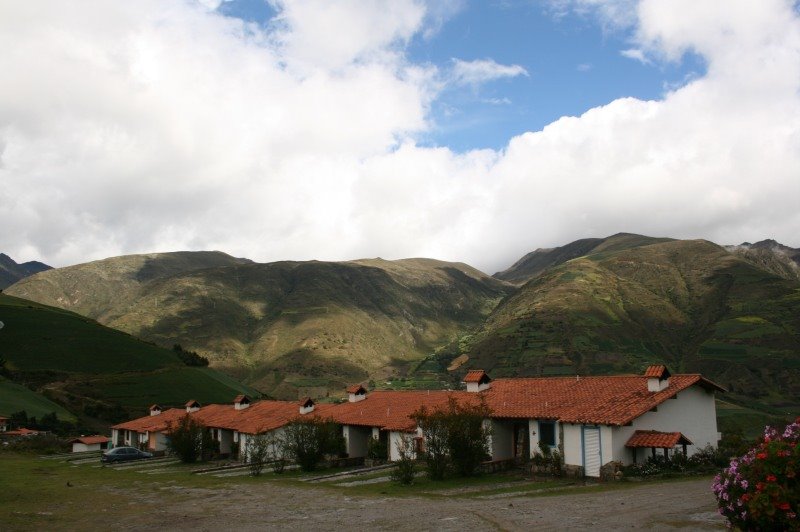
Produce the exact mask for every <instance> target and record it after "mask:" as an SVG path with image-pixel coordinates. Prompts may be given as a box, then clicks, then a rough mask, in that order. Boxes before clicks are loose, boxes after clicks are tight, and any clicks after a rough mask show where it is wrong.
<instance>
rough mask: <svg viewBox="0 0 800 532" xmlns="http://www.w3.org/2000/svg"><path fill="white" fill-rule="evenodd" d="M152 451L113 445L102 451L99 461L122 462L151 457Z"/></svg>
mask: <svg viewBox="0 0 800 532" xmlns="http://www.w3.org/2000/svg"><path fill="white" fill-rule="evenodd" d="M152 457H153V453H148V452H146V451H140V450H139V449H137V448H135V447H114V448H113V449H109V450H108V451H106V452H104V453H103V456H101V457H100V461H101V462H108V463H110V462H124V461H126V460H139V459H141V458H152Z"/></svg>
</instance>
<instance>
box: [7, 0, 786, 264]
mask: <svg viewBox="0 0 800 532" xmlns="http://www.w3.org/2000/svg"><path fill="white" fill-rule="evenodd" d="M331 4H333V3H329V2H318V1H315V0H303V1H300V0H291V1H290V0H282V1H278V0H275V1H274V3H273V5H274V7H275V9H276V10H277V12H278V15H277V17H276V19H275V20H273V22H272V24H271V25H269V26H267V27H261V26H258V25H253V24H248V23H245V22H242V21H241V20H238V19H232V18H226V17H224V16H222V15H221V14H219V12H217V11H214V10H213V9H209V7H208V6H205V5H201V4H198V3H194V4H193V3H187V2H185V1H183V0H141V1H137V2H115V3H111V2H99V3H96V4H92V5H91V6H89V5H88V4H86V5H84V4H77V5H70V6H66V5H65V4H64V3H63V2H52V3H51V4H50V5H48V7H47V9H42V6H40V5H37V6H36V7H31V6H30V3H26V2H16V3H5V4H2V6H1V7H0V46H2V49H3V50H4V53H3V54H2V55H1V56H0V69H1V70H2V72H4V74H5V75H4V80H3V83H2V84H0V146H2V147H3V150H2V163H3V164H2V166H0V184H2V186H1V187H0V224H1V226H2V228H3V231H2V236H3V238H2V242H1V243H0V251H4V252H6V253H9V254H10V255H11V256H12V257H14V258H15V259H17V260H30V259H41V260H44V261H45V262H49V263H53V264H55V265H64V264H69V263H75V262H82V261H85V260H90V259H94V258H101V257H105V256H111V255H116V254H122V253H133V252H145V251H155V250H176V249H221V250H224V251H227V252H229V253H232V254H235V255H239V256H247V257H250V258H253V259H256V260H262V261H267V260H280V259H311V258H318V259H333V260H339V259H348V258H354V257H361V256H378V255H380V256H383V257H385V258H399V257H407V256H434V257H438V258H443V259H450V260H461V261H465V262H469V263H472V264H474V265H476V266H478V267H480V268H483V269H485V270H489V271H494V270H499V269H502V268H505V267H507V266H508V265H509V264H510V263H511V262H512V261H513V260H515V259H517V258H518V257H519V256H520V255H522V254H523V253H525V252H527V251H530V250H531V249H533V248H535V247H540V246H549V245H558V244H563V243H566V242H569V241H570V240H573V239H576V238H582V237H587V236H603V235H608V234H612V233H615V232H618V231H634V232H640V233H645V234H652V235H666V236H675V237H693V238H696V237H703V238H710V239H714V240H716V241H718V242H720V243H736V242H739V241H743V240H749V241H754V240H758V239H761V238H764V237H774V238H776V239H777V240H779V241H783V242H784V243H786V244H789V245H794V246H798V245H800V242H798V241H797V240H796V238H797V236H796V235H797V234H798V229H799V228H800V211H798V209H797V207H796V198H798V197H800V178H798V176H800V97H798V94H799V93H800V91H798V89H799V88H800V87H799V85H800V21H799V20H798V15H797V13H796V12H795V10H794V7H793V4H792V3H791V2H789V1H782V0H763V1H761V2H758V3H754V2H749V1H747V0H741V1H731V2H726V3H725V5H724V6H720V4H719V3H718V2H715V1H713V0H709V1H707V2H698V1H697V0H671V1H670V2H668V3H667V2H663V1H659V0H641V1H640V2H638V3H636V4H635V5H632V8H631V9H630V13H632V16H633V19H632V20H633V21H632V22H628V21H626V20H627V19H626V20H622V19H620V20H619V21H618V22H617V25H618V27H623V26H624V25H625V24H627V26H624V27H627V28H630V29H629V30H627V31H630V32H631V33H630V38H631V48H632V49H637V50H642V51H643V53H646V54H647V57H650V58H652V60H654V61H659V60H664V61H670V60H674V61H677V60H680V57H681V56H682V55H683V54H685V53H687V52H692V53H695V54H699V55H700V56H702V58H703V59H704V60H705V62H706V63H707V72H706V74H705V75H703V76H702V77H697V78H694V79H690V80H688V81H687V82H686V84H684V85H682V86H680V87H676V88H673V89H672V90H670V91H669V92H667V93H666V94H665V95H664V96H663V97H662V98H661V99H659V100H654V101H641V100H637V99H633V98H622V99H619V100H615V101H612V102H608V103H607V104H606V105H603V106H600V107H597V108H594V109H589V110H587V111H586V112H585V113H584V114H582V115H581V116H577V117H563V118H561V119H559V120H557V121H555V122H554V123H552V124H550V125H548V126H546V127H545V128H543V129H542V130H540V131H530V132H527V133H524V134H522V135H519V136H516V137H514V138H511V139H509V142H508V144H507V146H506V147H505V148H504V149H502V150H498V151H495V150H473V151H469V152H465V153H459V152H455V151H453V150H451V149H448V148H447V147H439V148H427V147H421V146H419V145H417V144H416V142H415V138H417V136H418V135H420V134H424V133H425V132H427V131H428V130H429V129H430V127H431V125H430V123H429V108H430V105H431V102H433V101H434V100H435V99H436V98H437V96H438V94H439V91H440V90H441V89H442V84H447V83H453V84H455V83H473V82H474V83H480V82H483V81H487V80H491V79H497V78H498V77H504V76H506V77H507V76H519V75H524V74H525V71H524V69H523V68H522V67H520V66H515V65H499V64H497V63H494V62H493V61H491V60H481V61H477V62H475V61H473V62H465V61H462V62H461V63H459V62H455V63H454V64H453V65H450V67H449V68H447V69H445V70H444V71H442V70H439V69H437V67H435V66H432V65H428V64H414V63H413V62H411V61H410V60H409V58H408V57H407V55H406V53H405V46H406V44H407V43H408V42H409V40H411V39H413V38H414V36H416V35H424V34H425V32H426V31H428V29H429V26H428V24H429V22H427V21H430V20H431V17H430V12H429V10H428V6H427V5H426V4H425V3H423V2H422V1H421V0H418V1H411V0H408V1H398V0H387V1H386V2H378V1H377V0H375V1H371V2H361V1H359V2H354V3H352V4H348V3H346V2H343V3H336V5H335V6H332V5H331ZM618 5H621V4H619V3H614V2H606V3H604V2H600V1H599V0H598V1H593V2H587V1H581V2H577V3H569V2H567V3H564V4H563V8H564V9H571V8H575V9H590V11H587V13H589V14H591V13H595V14H596V16H597V17H601V18H602V17H606V18H609V20H611V18H613V16H614V15H613V14H614V13H621V11H619V10H617V11H614V9H612V7H614V6H618ZM587 6H588V7H587ZM210 7H214V5H213V4H211V6H210ZM723 7H724V9H723ZM607 8H608V9H607ZM615 9H616V8H615ZM388 12H391V13H392V16H384V14H385V13H388ZM321 13H324V15H325V16H322V15H321ZM619 16H620V17H622V15H619ZM606 18H602V20H603V21H605V20H606ZM603 23H605V22H603ZM609 24H610V23H609ZM339 37H341V38H342V41H341V42H340V41H339V40H338V38H339ZM459 65H460V66H459ZM451 71H452V72H451ZM456 71H458V72H459V74H458V75H455V73H456ZM472 80H474V81H472Z"/></svg>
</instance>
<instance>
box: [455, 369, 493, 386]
mask: <svg viewBox="0 0 800 532" xmlns="http://www.w3.org/2000/svg"><path fill="white" fill-rule="evenodd" d="M486 380H491V379H490V378H489V376H488V375H487V374H486V372H485V371H483V370H482V369H471V370H469V371H468V372H467V374H466V375H465V376H464V380H463V381H462V382H477V383H480V382H486Z"/></svg>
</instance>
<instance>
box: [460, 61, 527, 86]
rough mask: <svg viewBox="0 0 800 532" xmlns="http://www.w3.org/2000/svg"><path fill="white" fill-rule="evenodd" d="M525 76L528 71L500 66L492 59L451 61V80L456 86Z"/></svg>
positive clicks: (521, 68) (517, 67)
mask: <svg viewBox="0 0 800 532" xmlns="http://www.w3.org/2000/svg"><path fill="white" fill-rule="evenodd" d="M527 75H528V71H527V70H525V69H524V68H523V67H521V66H519V65H501V64H499V63H497V62H495V61H494V60H493V59H476V60H474V61H463V60H461V59H453V70H452V73H451V79H452V81H453V82H454V83H456V84H461V85H479V84H481V83H486V82H488V81H494V80H496V79H502V78H515V77H517V76H527Z"/></svg>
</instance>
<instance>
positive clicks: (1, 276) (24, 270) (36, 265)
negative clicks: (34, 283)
mask: <svg viewBox="0 0 800 532" xmlns="http://www.w3.org/2000/svg"><path fill="white" fill-rule="evenodd" d="M50 269H51V267H50V266H48V265H47V264H44V263H41V262H37V261H30V262H23V263H22V264H17V263H16V262H14V259H12V258H11V257H9V256H8V255H6V254H5V253H0V290H2V289H4V288H6V287H8V286H11V285H12V284H14V283H16V282H17V281H19V280H20V279H24V278H25V277H29V276H31V275H34V274H36V273H39V272H43V271H46V270H50Z"/></svg>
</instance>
